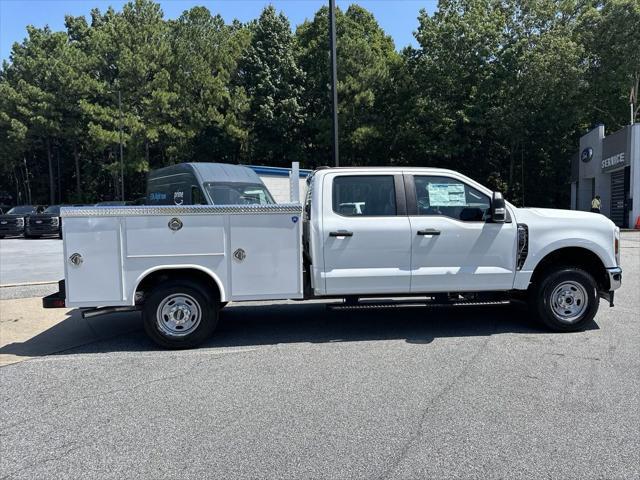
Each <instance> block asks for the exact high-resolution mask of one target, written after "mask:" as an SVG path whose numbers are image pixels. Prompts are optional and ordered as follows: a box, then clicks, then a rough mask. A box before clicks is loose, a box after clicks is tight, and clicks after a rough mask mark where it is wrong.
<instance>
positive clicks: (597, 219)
mask: <svg viewBox="0 0 640 480" xmlns="http://www.w3.org/2000/svg"><path fill="white" fill-rule="evenodd" d="M516 217H517V218H518V221H521V220H522V221H532V220H533V221H535V220H538V221H540V222H544V221H545V220H546V221H549V222H553V223H561V224H563V225H568V224H573V223H575V224H578V223H579V224H580V225H581V226H585V227H589V226H592V227H595V228H606V229H613V228H615V224H614V223H613V222H612V221H611V220H609V219H608V218H607V217H605V216H604V215H601V214H599V213H592V212H582V211H580V210H561V209H555V208H518V209H517V214H516Z"/></svg>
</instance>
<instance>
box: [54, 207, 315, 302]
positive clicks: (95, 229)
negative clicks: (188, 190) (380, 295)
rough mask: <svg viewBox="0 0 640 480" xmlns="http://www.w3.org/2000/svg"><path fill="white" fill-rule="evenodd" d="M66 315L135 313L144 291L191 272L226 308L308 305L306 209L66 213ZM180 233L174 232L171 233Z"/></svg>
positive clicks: (141, 209)
mask: <svg viewBox="0 0 640 480" xmlns="http://www.w3.org/2000/svg"><path fill="white" fill-rule="evenodd" d="M61 216H62V219H63V220H62V229H63V236H64V258H65V278H66V306H67V307H79V308H82V307H100V306H104V305H111V306H119V305H134V303H135V293H136V289H137V286H138V285H139V283H140V282H141V281H142V280H143V279H144V278H145V277H146V276H147V275H149V274H150V273H152V272H155V271H157V270H161V269H176V268H192V269H196V270H200V271H202V272H205V273H207V274H208V275H210V276H211V277H212V278H213V279H214V280H215V281H216V283H217V284H218V287H219V290H220V297H221V298H220V300H221V301H223V302H227V301H234V300H237V301H239V300H275V299H289V298H291V299H293V298H296V299H298V298H302V296H303V291H302V290H303V286H302V285H303V282H302V241H301V240H302V238H301V237H302V236H301V232H302V207H301V205H299V204H278V205H246V206H212V205H193V206H191V205H190V206H130V207H73V208H62V210H61ZM171 227H173V228H171Z"/></svg>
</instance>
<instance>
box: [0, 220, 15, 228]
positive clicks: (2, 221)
mask: <svg viewBox="0 0 640 480" xmlns="http://www.w3.org/2000/svg"><path fill="white" fill-rule="evenodd" d="M5 222H6V223H5ZM17 224H18V219H17V218H3V219H0V226H2V227H4V226H9V225H17Z"/></svg>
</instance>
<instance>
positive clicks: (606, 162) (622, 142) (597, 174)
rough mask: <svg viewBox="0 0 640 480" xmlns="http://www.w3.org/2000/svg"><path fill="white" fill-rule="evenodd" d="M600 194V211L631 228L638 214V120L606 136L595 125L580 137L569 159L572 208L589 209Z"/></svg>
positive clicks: (639, 162)
mask: <svg viewBox="0 0 640 480" xmlns="http://www.w3.org/2000/svg"><path fill="white" fill-rule="evenodd" d="M596 195H600V200H601V201H602V207H601V213H602V214H603V215H606V216H607V217H609V218H610V219H611V220H612V221H613V222H614V223H615V224H616V225H618V226H619V227H623V228H634V227H635V225H636V223H637V221H638V217H639V216H640V123H637V124H635V125H628V126H627V127H625V128H623V129H622V130H619V131H617V132H616V133H613V134H611V135H607V136H605V131H604V125H597V126H596V127H595V128H593V129H592V130H591V131H589V132H587V133H586V134H585V135H583V136H582V137H581V138H580V150H579V151H578V153H577V154H576V155H575V156H574V158H573V159H572V161H571V208H572V209H574V210H584V211H589V210H591V200H593V197H595V196H596Z"/></svg>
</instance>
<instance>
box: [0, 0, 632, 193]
mask: <svg viewBox="0 0 640 480" xmlns="http://www.w3.org/2000/svg"><path fill="white" fill-rule="evenodd" d="M336 21H337V37H338V43H337V49H338V81H339V84H338V94H339V99H340V104H339V120H340V152H341V162H342V164H343V165H418V166H438V167H447V168H454V169H459V170H462V171H463V172H465V173H467V174H468V175H470V176H472V177H474V178H476V179H478V180H479V181H481V182H486V183H487V184H489V185H491V186H493V187H494V188H499V189H502V190H504V191H505V192H506V193H507V196H508V197H509V198H510V199H511V200H513V201H515V202H516V203H526V204H536V205H543V206H566V204H567V197H568V190H569V189H568V185H567V181H568V168H569V164H568V159H569V157H570V155H571V154H572V153H573V152H574V151H575V149H576V143H577V139H578V137H579V136H580V135H581V134H582V133H584V131H585V129H587V128H588V127H589V126H591V125H593V124H594V123H596V122H599V121H602V122H605V123H606V124H607V126H608V127H609V128H610V129H612V130H615V129H618V128H619V127H621V126H623V125H625V124H627V123H628V121H629V117H630V112H629V102H628V99H629V93H630V91H631V89H632V88H635V91H636V92H637V89H638V82H639V81H640V35H638V32H639V31H640V0H587V1H578V0H562V1H560V0H539V1H536V2H531V1H525V0H440V1H439V4H438V8H437V10H436V12H435V13H433V14H428V13H427V12H424V11H423V12H422V13H420V15H419V18H418V21H419V26H418V29H417V31H416V32H415V36H416V39H417V42H418V46H417V47H416V48H405V49H404V50H402V51H400V52H398V51H397V50H396V48H395V46H394V44H393V41H392V40H391V38H390V37H389V36H387V35H386V34H385V33H384V31H383V30H382V28H381V27H380V26H379V24H378V23H377V21H376V19H375V18H374V16H373V15H372V14H371V13H370V12H368V11H367V10H365V9H364V8H362V7H360V6H358V5H351V6H350V7H349V8H347V9H346V10H344V11H343V10H340V9H338V11H337V18H336ZM328 47H329V44H328V10H327V8H326V7H323V8H321V9H320V10H319V11H318V12H317V13H316V14H315V16H314V17H313V18H312V19H310V20H307V21H305V22H304V23H303V24H302V25H300V26H298V27H297V29H295V32H293V31H292V28H291V25H290V24H289V21H288V20H287V18H286V17H285V16H284V15H283V14H282V13H278V12H277V11H276V10H275V9H274V8H273V7H267V8H265V9H264V11H263V12H262V14H261V15H260V17H259V18H258V19H256V20H254V21H251V22H249V23H248V24H241V23H240V22H237V21H234V22H232V23H230V24H229V23H225V22H224V20H223V19H222V18H221V17H220V16H217V15H212V14H211V12H209V10H207V9H206V8H204V7H194V8H192V9H190V10H187V11H185V12H184V13H183V14H182V15H181V16H180V17H179V18H177V19H175V20H166V19H165V18H164V17H163V13H162V10H161V9H160V6H159V5H158V4H157V3H154V2H153V1H152V0H133V1H131V2H130V3H128V4H126V5H125V6H124V7H123V9H122V10H121V11H115V10H113V9H110V8H109V9H107V10H106V11H104V12H101V11H99V10H97V9H95V10H93V11H92V13H91V17H90V18H89V19H86V18H84V17H71V16H69V17H67V18H66V19H65V30H64V31H60V32H55V31H52V30H51V29H49V28H48V27H46V28H35V27H27V37H26V38H25V39H24V41H22V42H20V43H16V44H14V46H13V49H12V52H11V56H10V61H8V62H4V64H3V65H2V67H1V68H0V191H8V192H9V193H11V194H12V195H13V196H14V198H15V201H16V202H34V203H36V202H38V203H54V202H59V201H64V202H71V201H74V202H77V201H86V202H90V201H97V200H100V199H110V198H117V197H118V196H119V195H120V193H121V192H120V190H119V188H120V187H119V175H120V168H121V167H120V149H119V145H120V142H121V141H122V144H123V152H124V158H123V163H124V170H125V178H126V182H125V193H126V196H127V197H128V198H135V197H137V196H140V195H142V194H143V193H144V178H145V173H146V172H147V171H148V170H149V169H152V168H158V167H161V166H165V165H169V164H172V163H177V162H184V161H218V162H229V163H255V164H266V165H279V166H286V165H288V164H289V163H290V162H291V161H296V160H298V161H300V162H302V165H303V166H306V167H309V168H311V167H314V166H318V165H325V164H329V163H330V161H331V160H330V159H331V103H330V84H329V79H330V76H329V75H330V72H329V51H328ZM636 95H637V93H636ZM119 98H120V99H121V102H119ZM634 113H635V115H636V117H637V116H638V110H637V108H636V112H634Z"/></svg>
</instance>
